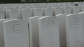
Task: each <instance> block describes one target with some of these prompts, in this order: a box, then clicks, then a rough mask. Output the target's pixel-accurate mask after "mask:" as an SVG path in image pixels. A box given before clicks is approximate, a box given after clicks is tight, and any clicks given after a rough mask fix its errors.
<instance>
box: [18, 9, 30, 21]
mask: <svg viewBox="0 0 84 47" xmlns="http://www.w3.org/2000/svg"><path fill="white" fill-rule="evenodd" d="M19 12H20V13H19V14H20V15H19V17H20V19H25V20H28V19H29V17H31V12H30V9H20V11H19Z"/></svg>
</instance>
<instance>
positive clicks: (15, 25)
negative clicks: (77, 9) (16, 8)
mask: <svg viewBox="0 0 84 47" xmlns="http://www.w3.org/2000/svg"><path fill="white" fill-rule="evenodd" d="M3 28H4V44H5V45H4V46H5V47H29V32H28V22H27V21H26V20H9V21H5V22H4V23H3Z"/></svg>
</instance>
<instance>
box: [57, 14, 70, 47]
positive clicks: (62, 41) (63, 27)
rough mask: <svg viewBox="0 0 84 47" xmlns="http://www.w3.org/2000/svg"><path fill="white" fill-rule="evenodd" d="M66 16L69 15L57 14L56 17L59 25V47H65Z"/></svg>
mask: <svg viewBox="0 0 84 47" xmlns="http://www.w3.org/2000/svg"><path fill="white" fill-rule="evenodd" d="M66 15H69V14H68V13H64V14H58V15H56V16H57V17H58V23H59V35H60V47H66V46H67V45H66Z"/></svg>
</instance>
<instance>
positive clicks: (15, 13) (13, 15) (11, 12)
mask: <svg viewBox="0 0 84 47" xmlns="http://www.w3.org/2000/svg"><path fill="white" fill-rule="evenodd" d="M8 15H9V18H13V19H18V18H19V16H18V15H19V10H17V9H10V10H9V11H8Z"/></svg>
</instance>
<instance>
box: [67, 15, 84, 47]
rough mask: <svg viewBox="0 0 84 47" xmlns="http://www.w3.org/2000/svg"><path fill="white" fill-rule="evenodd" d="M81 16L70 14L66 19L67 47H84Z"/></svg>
mask: <svg viewBox="0 0 84 47" xmlns="http://www.w3.org/2000/svg"><path fill="white" fill-rule="evenodd" d="M83 33H84V32H83V15H81V14H70V15H67V17H66V37H67V47H84V44H83V43H84V41H83V40H84V35H83Z"/></svg>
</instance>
